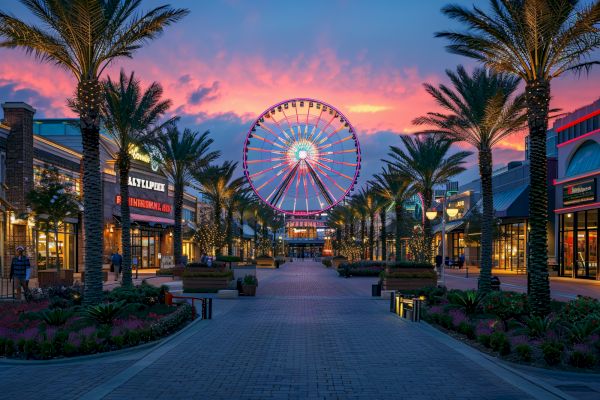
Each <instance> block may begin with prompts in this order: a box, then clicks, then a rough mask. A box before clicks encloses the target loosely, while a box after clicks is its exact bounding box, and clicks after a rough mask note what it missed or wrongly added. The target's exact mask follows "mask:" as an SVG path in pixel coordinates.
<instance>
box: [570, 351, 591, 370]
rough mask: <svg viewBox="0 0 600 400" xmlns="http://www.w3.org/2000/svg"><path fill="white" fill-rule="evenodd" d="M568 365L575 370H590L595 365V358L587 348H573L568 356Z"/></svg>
mask: <svg viewBox="0 0 600 400" xmlns="http://www.w3.org/2000/svg"><path fill="white" fill-rule="evenodd" d="M569 364H571V365H572V366H574V367H576V368H592V367H593V366H594V365H595V364H596V356H595V355H594V353H593V352H592V349H590V348H589V347H588V346H585V345H579V346H575V347H574V349H573V351H572V352H571V354H570V355H569Z"/></svg>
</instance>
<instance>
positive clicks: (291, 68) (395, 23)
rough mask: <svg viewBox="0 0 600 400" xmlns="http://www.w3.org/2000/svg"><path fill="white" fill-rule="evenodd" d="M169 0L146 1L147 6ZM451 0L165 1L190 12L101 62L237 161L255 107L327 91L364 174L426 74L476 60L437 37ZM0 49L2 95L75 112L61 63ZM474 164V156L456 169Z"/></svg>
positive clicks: (591, 94)
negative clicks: (348, 128)
mask: <svg viewBox="0 0 600 400" xmlns="http://www.w3.org/2000/svg"><path fill="white" fill-rule="evenodd" d="M166 1H167V0H160V1H154V0H153V1H146V2H144V3H143V8H144V9H148V8H150V7H153V6H156V5H159V4H164V3H165V2H166ZM446 3H448V1H438V0H427V1H423V0H421V1H417V0H391V1H376V0H368V1H367V0H365V1H362V0H354V1H350V0H345V1H344V0H332V1H323V0H318V1H312V0H304V1H296V2H292V1H257V0H254V1H243V0H223V1H179V0H178V1H171V4H172V5H174V6H176V7H185V8H188V9H190V11H191V14H190V15H189V16H188V17H186V18H185V19H184V20H183V21H182V22H180V23H179V24H177V25H175V26H172V27H169V28H168V29H167V31H166V33H165V34H164V35H163V36H161V37H160V38H159V39H158V40H156V41H153V42H151V43H150V44H149V45H147V46H145V47H144V48H143V49H142V50H141V51H139V52H137V53H136V54H135V57H134V59H133V60H127V59H123V60H117V62H115V64H114V65H113V66H112V67H111V69H110V70H109V71H108V73H109V74H110V75H111V76H115V75H116V74H118V70H119V68H124V69H125V71H127V72H129V71H132V70H133V71H135V72H136V74H137V76H138V77H139V78H140V79H141V80H142V81H143V82H144V83H145V84H148V83H149V82H151V81H158V82H160V83H161V84H162V85H163V87H164V89H165V95H166V97H168V98H171V99H172V100H173V107H172V109H171V112H172V114H174V115H180V116H181V117H182V122H181V123H182V125H183V126H185V127H190V128H193V129H197V130H201V131H204V130H210V131H211V133H212V136H213V138H214V139H215V142H216V148H218V149H219V150H221V151H222V152H223V155H224V158H227V159H231V160H235V161H240V160H241V154H242V146H243V139H244V137H245V135H246V132H247V130H248V128H249V125H250V123H251V121H252V119H253V118H255V117H256V116H257V115H258V114H259V113H260V112H262V111H263V110H265V109H266V108H267V107H269V106H270V105H272V104H274V103H276V102H278V101H280V100H284V99H286V98H292V97H312V98H317V99H321V100H323V101H326V102H328V103H330V104H332V105H334V106H336V107H337V108H339V109H340V110H341V111H342V112H344V113H345V114H346V115H347V116H348V118H349V119H350V120H351V122H352V123H353V125H354V126H355V128H356V130H357V132H358V135H359V140H360V142H361V147H362V149H363V157H364V163H363V172H362V174H361V180H362V182H364V181H365V180H366V179H368V178H369V177H370V175H371V174H373V173H375V172H377V171H378V170H379V169H380V168H381V162H380V161H379V160H380V159H381V158H382V157H384V156H385V154H386V153H387V148H388V146H389V145H391V144H398V142H399V140H398V137H397V135H398V134H402V133H410V132H413V131H414V130H415V127H414V126H413V125H412V124H411V120H412V119H413V118H415V117H417V116H420V115H422V114H424V113H425V112H427V111H431V110H435V105H434V102H433V101H432V100H431V99H430V98H429V97H428V95H427V94H426V93H425V92H424V90H423V87H422V84H423V82H429V83H433V84H436V83H439V82H445V81H446V79H445V74H444V70H445V69H446V68H455V67H456V65H458V64H460V63H463V64H464V65H466V66H467V67H469V68H471V67H473V66H474V65H475V64H474V63H473V62H471V61H470V60H468V59H464V58H461V57H458V56H455V55H451V54H448V53H447V52H446V51H445V49H444V45H445V44H446V41H445V40H442V39H435V38H434V37H433V34H434V32H436V31H438V30H445V29H449V28H457V27H458V26H457V25H456V23H454V22H451V21H450V20H448V19H447V18H446V17H444V16H443V15H442V14H441V13H440V8H441V7H442V6H443V5H444V4H446ZM457 3H460V4H467V5H471V4H473V0H467V1H458V2H457ZM478 3H483V2H479V1H478ZM0 7H1V8H2V9H3V10H8V11H9V12H11V13H13V14H15V15H17V16H19V17H22V18H26V19H28V20H31V19H30V17H29V15H28V14H27V12H26V11H25V10H24V9H23V8H22V7H21V6H20V5H18V3H17V2H16V1H8V0H0ZM595 58H596V59H598V54H596V55H595ZM0 59H1V60H2V62H0V101H2V102H3V101H25V102H27V103H29V104H31V105H32V106H33V107H35V108H36V109H37V114H36V117H65V116H73V114H72V113H71V112H70V111H69V110H68V109H67V107H66V102H65V99H66V97H67V96H70V95H71V94H72V92H73V88H74V80H73V78H72V77H71V76H70V75H69V74H68V73H67V72H65V71H62V70H60V69H58V68H57V67H55V66H54V65H49V64H40V63H39V62H38V61H36V60H35V59H33V58H32V57H30V56H28V55H26V54H25V53H24V52H22V51H15V50H6V49H5V50H0ZM552 89H553V99H552V105H553V106H554V107H559V108H561V109H562V110H564V111H570V110H573V109H576V108H578V107H581V106H583V105H586V104H588V103H591V102H592V101H594V100H595V99H597V98H598V97H599V96H600V90H599V89H600V68H596V69H595V70H594V71H593V72H592V73H591V74H590V75H588V76H586V75H583V76H581V77H578V76H577V75H574V74H569V75H566V76H564V77H562V78H560V79H559V80H557V81H555V82H554V83H553V88H552ZM523 148H524V145H523V137H522V135H521V136H514V137H512V138H510V139H509V140H506V141H505V142H504V143H502V145H501V146H499V147H498V148H497V149H496V151H495V153H494V157H495V164H497V165H501V164H504V163H506V162H507V161H509V160H515V159H522V158H523V153H522V150H523ZM474 160H475V159H474V158H473V159H472V161H471V162H474ZM476 174H477V170H476V169H474V168H473V169H471V170H470V171H468V172H467V173H465V174H464V175H463V176H462V177H461V180H462V181H465V180H470V179H473V178H475V177H476ZM362 182H361V183H362Z"/></svg>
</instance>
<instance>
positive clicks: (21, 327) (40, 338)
mask: <svg viewBox="0 0 600 400" xmlns="http://www.w3.org/2000/svg"><path fill="white" fill-rule="evenodd" d="M162 295H164V291H162V292H161V290H160V289H158V288H154V287H151V286H149V285H141V286H138V287H136V288H132V289H126V288H117V289H115V290H113V291H112V292H107V293H106V294H105V298H106V299H105V301H106V302H105V303H102V304H99V305H97V306H89V307H85V306H82V305H81V300H82V297H81V293H80V292H79V291H78V290H73V289H70V288H58V289H56V288H55V289H54V290H53V291H49V293H48V296H47V298H45V299H43V300H36V301H32V302H30V303H3V304H0V357H8V358H17V359H50V358H57V357H72V356H78V355H85V354H94V353H102V352H107V351H113V350H118V349H122V348H126V347H131V346H136V345H138V344H141V343H146V342H150V341H153V340H156V339H160V338H162V337H165V336H167V335H169V334H171V333H173V332H175V331H177V330H179V329H181V328H182V327H183V326H184V325H185V324H186V323H187V322H189V321H190V320H191V319H192V309H191V306H190V305H188V304H183V305H179V306H169V305H166V304H162V303H161V302H160V300H161V296H162Z"/></svg>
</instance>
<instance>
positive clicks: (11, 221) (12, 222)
mask: <svg viewBox="0 0 600 400" xmlns="http://www.w3.org/2000/svg"><path fill="white" fill-rule="evenodd" d="M16 220H17V219H16V218H15V214H10V223H11V224H14V223H15V221H16Z"/></svg>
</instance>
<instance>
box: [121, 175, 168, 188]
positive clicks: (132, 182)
mask: <svg viewBox="0 0 600 400" xmlns="http://www.w3.org/2000/svg"><path fill="white" fill-rule="evenodd" d="M129 186H133V187H139V188H142V189H148V190H156V191H157V192H164V191H165V184H164V183H160V182H155V181H149V180H147V179H142V178H134V177H133V176H130V177H129Z"/></svg>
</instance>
